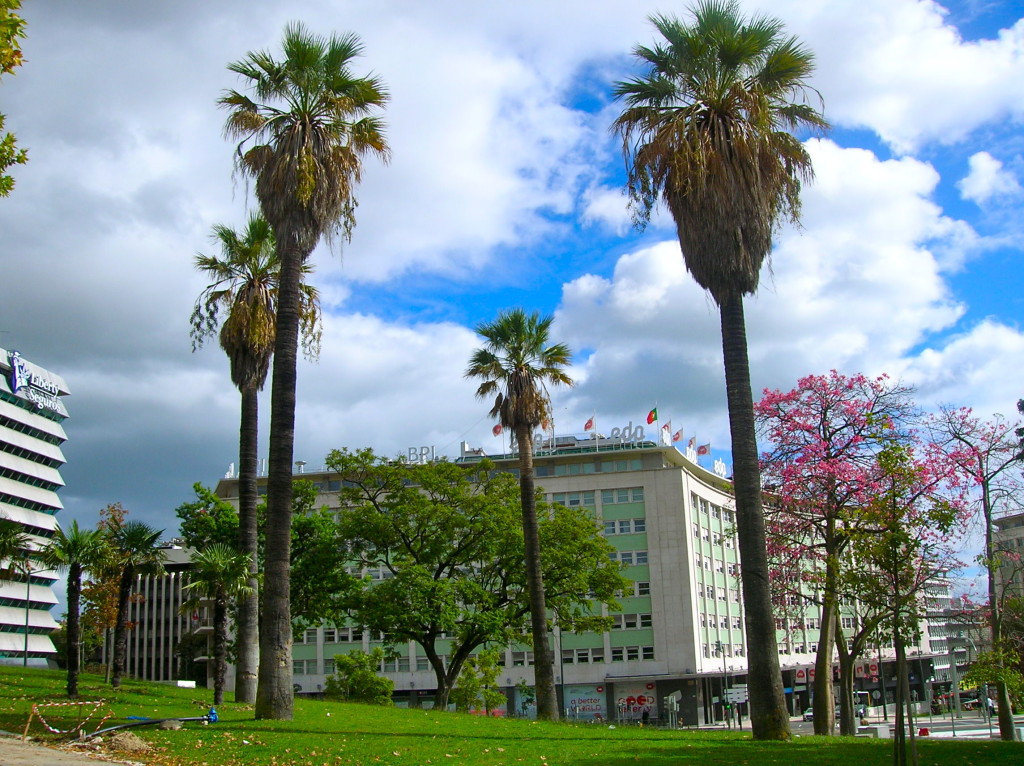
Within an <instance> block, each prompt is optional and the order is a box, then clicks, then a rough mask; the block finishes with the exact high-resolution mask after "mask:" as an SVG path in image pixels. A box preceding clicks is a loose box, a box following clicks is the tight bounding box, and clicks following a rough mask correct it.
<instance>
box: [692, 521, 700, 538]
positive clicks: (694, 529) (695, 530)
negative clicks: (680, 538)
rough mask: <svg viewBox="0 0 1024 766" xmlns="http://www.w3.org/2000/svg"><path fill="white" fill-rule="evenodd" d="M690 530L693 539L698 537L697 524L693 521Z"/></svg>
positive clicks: (698, 529) (698, 528)
mask: <svg viewBox="0 0 1024 766" xmlns="http://www.w3.org/2000/svg"><path fill="white" fill-rule="evenodd" d="M690 528H691V529H693V536H694V537H700V527H699V526H697V522H696V521H695V522H693V523H692V524H691V525H690Z"/></svg>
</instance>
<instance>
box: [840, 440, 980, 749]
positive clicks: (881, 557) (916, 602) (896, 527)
mask: <svg viewBox="0 0 1024 766" xmlns="http://www.w3.org/2000/svg"><path fill="white" fill-rule="evenodd" d="M876 467H877V481H876V484H875V493H874V495H873V497H872V498H870V499H869V500H868V502H867V503H865V505H864V506H863V507H862V508H861V509H860V513H861V516H862V519H863V521H864V522H865V523H864V524H862V525H861V526H860V527H859V528H858V530H857V531H856V532H854V533H852V534H851V541H850V555H851V558H852V559H853V560H854V561H856V562H857V566H856V568H855V569H853V570H851V572H850V573H849V576H848V578H847V585H848V587H849V588H850V590H851V594H852V595H853V596H854V597H855V598H856V599H857V600H858V602H859V603H861V604H863V605H865V606H866V607H867V608H869V609H871V610H873V611H875V612H881V613H882V614H883V616H884V620H883V622H882V626H883V628H884V630H885V632H886V634H887V636H889V637H891V638H892V642H893V647H894V648H895V650H896V676H897V685H896V703H897V704H896V727H895V734H894V742H893V764H894V766H905V764H906V763H907V762H908V761H907V758H908V750H907V742H906V737H907V732H908V730H909V740H910V762H911V763H913V764H915V766H916V764H917V752H916V746H915V742H914V720H913V715H914V713H913V707H912V705H911V704H910V682H909V673H908V669H907V644H908V642H909V639H910V637H911V636H912V635H914V633H916V632H917V630H918V625H919V624H920V622H921V620H922V619H923V618H924V616H925V609H926V606H927V599H926V598H925V593H926V586H927V585H928V583H929V582H930V581H931V580H933V578H935V577H936V576H944V575H945V574H946V573H947V572H950V571H952V570H955V569H958V568H959V567H960V566H961V562H960V561H959V560H958V558H957V554H958V552H959V547H960V545H961V544H962V539H963V533H964V532H965V531H966V524H967V522H968V520H969V517H970V504H969V485H968V484H967V483H966V482H964V481H963V477H962V476H961V474H959V473H958V472H957V471H956V470H955V468H956V466H955V462H954V460H953V459H951V457H950V455H949V454H947V453H946V452H944V451H943V450H942V449H941V448H939V447H938V446H937V445H935V444H934V443H931V442H929V441H925V440H921V439H919V438H918V437H917V436H915V435H911V436H910V437H909V438H908V440H907V441H906V442H902V443H901V442H892V443H889V444H886V445H885V446H884V447H883V448H882V449H881V450H880V451H879V453H878V454H877V455H876ZM904 713H905V714H906V718H904Z"/></svg>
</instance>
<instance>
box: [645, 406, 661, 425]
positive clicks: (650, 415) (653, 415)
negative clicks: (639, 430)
mask: <svg viewBox="0 0 1024 766" xmlns="http://www.w3.org/2000/svg"><path fill="white" fill-rule="evenodd" d="M657 419H658V408H657V407H655V408H654V409H653V410H651V411H650V412H648V413H647V425H650V424H651V423H653V422H654V421H655V420H657Z"/></svg>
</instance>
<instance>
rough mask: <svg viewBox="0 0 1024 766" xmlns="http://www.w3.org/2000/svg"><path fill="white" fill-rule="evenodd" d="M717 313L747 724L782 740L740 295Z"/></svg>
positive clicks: (784, 717) (786, 734)
mask: <svg viewBox="0 0 1024 766" xmlns="http://www.w3.org/2000/svg"><path fill="white" fill-rule="evenodd" d="M720 313H721V320H722V352H723V356H724V359H725V387H726V397H727V400H728V405H729V433H730V435H731V437H732V459H733V486H734V487H735V490H736V533H737V536H738V537H739V551H740V574H741V578H740V579H741V580H742V584H743V602H744V615H745V617H744V619H745V624H746V629H747V660H748V665H747V668H748V669H747V686H748V690H749V696H750V725H751V729H752V731H753V734H754V739H774V740H785V739H789V738H790V736H791V734H790V730H789V714H788V711H787V710H786V696H785V693H784V692H783V690H782V673H781V671H780V669H779V651H778V643H777V642H776V639H775V618H774V615H773V614H772V600H771V589H770V587H769V583H768V554H767V550H766V547H765V524H764V512H763V509H762V507H761V469H760V466H759V465H758V456H757V436H756V434H755V430H754V399H753V396H752V395H751V392H750V369H749V366H748V361H747V328H746V324H745V321H744V318H743V296H742V295H740V294H738V293H734V294H732V295H729V296H726V297H725V298H724V299H723V300H722V302H721V304H720Z"/></svg>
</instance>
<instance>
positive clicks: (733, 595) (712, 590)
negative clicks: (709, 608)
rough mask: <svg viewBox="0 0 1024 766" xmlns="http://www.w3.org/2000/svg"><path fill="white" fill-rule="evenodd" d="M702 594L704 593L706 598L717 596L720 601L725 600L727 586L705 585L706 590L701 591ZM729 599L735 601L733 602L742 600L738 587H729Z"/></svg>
mask: <svg viewBox="0 0 1024 766" xmlns="http://www.w3.org/2000/svg"><path fill="white" fill-rule="evenodd" d="M697 588H698V589H699V588H700V586H699V585H698V586H697ZM701 595H703V596H704V598H709V599H713V598H717V599H718V600H719V601H725V588H723V587H721V586H718V587H716V586H714V585H705V586H704V590H703V591H701ZM729 600H730V601H733V602H735V603H737V604H738V603H739V601H740V592H739V589H737V588H729Z"/></svg>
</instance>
